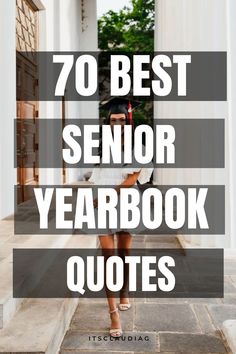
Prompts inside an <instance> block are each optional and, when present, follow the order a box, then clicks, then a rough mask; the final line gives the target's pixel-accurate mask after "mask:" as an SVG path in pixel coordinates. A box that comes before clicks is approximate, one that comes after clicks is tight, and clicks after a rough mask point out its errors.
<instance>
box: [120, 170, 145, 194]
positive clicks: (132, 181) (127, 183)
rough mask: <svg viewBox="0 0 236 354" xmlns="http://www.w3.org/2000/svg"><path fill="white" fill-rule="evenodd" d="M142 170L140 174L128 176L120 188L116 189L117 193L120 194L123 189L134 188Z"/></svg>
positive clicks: (135, 173)
mask: <svg viewBox="0 0 236 354" xmlns="http://www.w3.org/2000/svg"><path fill="white" fill-rule="evenodd" d="M140 172H141V170H140V171H138V172H134V173H131V174H129V175H128V177H127V178H126V179H125V180H124V182H122V183H121V184H120V185H119V186H117V187H116V191H117V193H118V194H119V193H120V189H121V188H129V187H132V186H133V185H134V184H135V183H136V182H137V179H138V176H139V174H140Z"/></svg>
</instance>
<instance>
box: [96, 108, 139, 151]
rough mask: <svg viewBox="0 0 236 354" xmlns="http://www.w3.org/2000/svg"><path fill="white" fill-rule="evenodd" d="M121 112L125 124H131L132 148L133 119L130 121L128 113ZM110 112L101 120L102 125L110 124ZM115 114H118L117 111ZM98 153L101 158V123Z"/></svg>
mask: <svg viewBox="0 0 236 354" xmlns="http://www.w3.org/2000/svg"><path fill="white" fill-rule="evenodd" d="M121 113H122V114H125V117H126V125H132V148H133V147H134V130H135V125H134V121H133V120H132V122H130V119H129V115H128V113H123V112H121ZM112 114H113V113H111V112H109V114H108V116H107V117H106V118H105V119H104V120H103V123H102V125H111V115H112ZM117 114H119V113H117ZM98 155H99V156H100V158H102V127H101V125H100V136H99V148H98Z"/></svg>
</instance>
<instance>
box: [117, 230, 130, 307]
mask: <svg viewBox="0 0 236 354" xmlns="http://www.w3.org/2000/svg"><path fill="white" fill-rule="evenodd" d="M131 246H132V235H131V234H130V233H129V232H118V233H117V248H118V254H119V256H120V257H122V258H124V257H125V256H128V255H129V254H130V249H131ZM128 285H129V265H128V264H125V266H124V286H123V289H122V290H121V291H120V303H121V304H129V295H128Z"/></svg>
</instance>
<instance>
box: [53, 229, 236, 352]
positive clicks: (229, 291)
mask: <svg viewBox="0 0 236 354" xmlns="http://www.w3.org/2000/svg"><path fill="white" fill-rule="evenodd" d="M144 242H145V243H144ZM144 245H145V246H144ZM133 247H134V248H137V247H141V248H144V247H147V248H148V247H150V248H179V247H180V245H179V243H178V241H177V240H176V238H175V237H173V236H167V235H164V236H161V235H159V236H155V237H154V236H145V237H143V238H140V236H139V237H137V238H135V239H134V243H133ZM131 301H132V308H131V309H130V310H129V311H126V312H122V313H121V314H120V315H121V321H122V327H123V332H124V335H123V340H122V339H119V340H117V339H116V340H110V337H109V336H107V334H108V326H109V324H110V320H109V314H108V308H107V303H106V300H105V299H81V301H80V304H79V306H78V308H77V310H76V312H75V314H74V317H73V319H72V321H71V325H70V328H69V330H68V332H67V333H66V336H65V338H64V340H63V343H62V345H61V351H60V354H76V353H78V354H79V353H87V354H92V353H100V352H103V353H106V354H115V353H123V354H128V353H129V354H131V353H139V354H144V353H145V354H152V353H162V354H164V353H166V354H167V353H168V354H179V353H184V354H195V353H196V354H197V353H198V354H213V353H217V354H223V353H231V352H230V350H229V349H228V348H227V345H226V343H225V341H224V339H223V337H222V333H221V326H222V323H223V322H224V321H225V320H226V319H233V318H234V319H235V318H236V260H231V261H226V263H225V297H224V299H160V298H157V299H132V300H131ZM104 336H105V337H104ZM103 337H104V339H106V340H104V339H103Z"/></svg>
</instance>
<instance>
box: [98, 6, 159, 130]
mask: <svg viewBox="0 0 236 354" xmlns="http://www.w3.org/2000/svg"><path fill="white" fill-rule="evenodd" d="M130 5H131V6H125V7H124V8H123V9H122V10H120V11H119V12H118V13H116V12H114V11H112V10H110V11H108V12H107V13H106V14H105V15H103V16H102V17H101V18H100V19H99V20H98V46H99V49H100V50H101V51H103V52H129V53H137V52H147V53H150V54H151V53H153V51H154V29H155V0H130ZM101 58H105V60H104V62H103V63H101V66H100V98H101V99H102V100H107V99H109V89H108V87H109V82H110V76H109V74H110V71H109V66H108V65H107V60H106V55H105V56H102V57H101ZM102 60H103V59H101V61H102ZM101 115H102V116H103V112H101ZM152 119H153V102H152V101H149V102H147V101H146V102H143V103H142V105H141V106H140V107H139V109H138V110H137V111H136V112H134V121H135V123H136V125H139V124H143V123H149V124H152Z"/></svg>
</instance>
